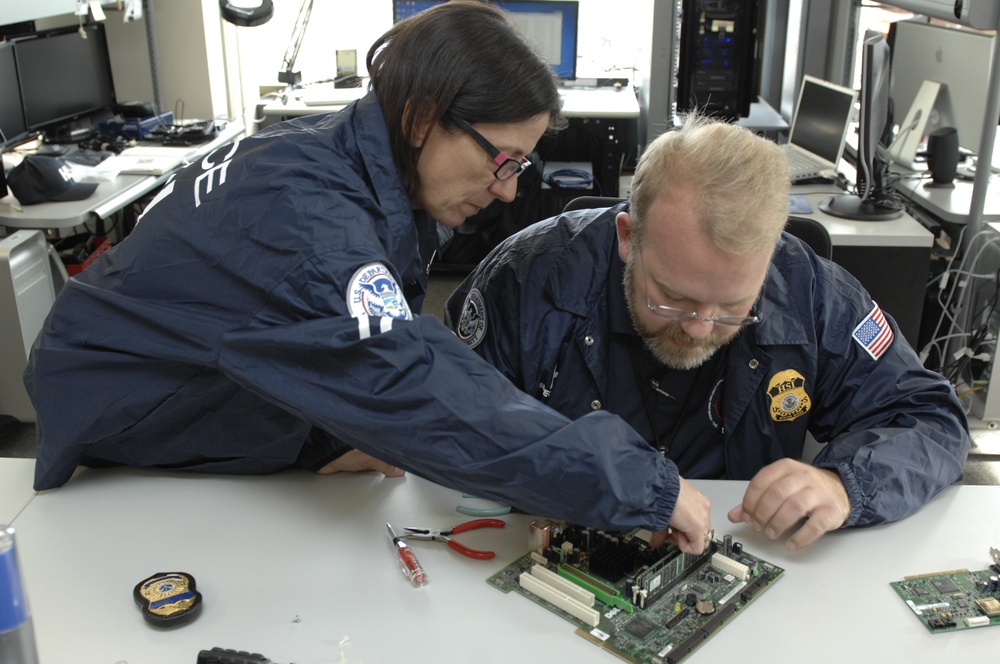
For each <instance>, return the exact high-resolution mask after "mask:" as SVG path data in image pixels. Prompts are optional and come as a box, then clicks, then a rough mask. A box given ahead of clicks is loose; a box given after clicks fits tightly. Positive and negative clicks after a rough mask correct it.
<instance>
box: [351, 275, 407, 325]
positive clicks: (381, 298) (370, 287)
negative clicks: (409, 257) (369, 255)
mask: <svg viewBox="0 0 1000 664" xmlns="http://www.w3.org/2000/svg"><path fill="white" fill-rule="evenodd" d="M347 308H348V310H349V311H350V312H351V316H353V317H355V318H360V317H361V316H373V317H375V316H387V317H389V318H402V319H405V320H412V318H413V314H411V313H410V305H409V304H407V302H406V298H405V297H403V293H402V291H401V290H400V288H399V285H398V284H396V280H395V279H393V278H392V274H390V273H389V270H388V269H387V268H386V267H385V266H384V265H382V264H381V263H368V264H367V265H364V266H362V267H361V268H359V269H358V271H357V272H355V273H354V276H353V277H351V283H350V286H349V287H348V300H347Z"/></svg>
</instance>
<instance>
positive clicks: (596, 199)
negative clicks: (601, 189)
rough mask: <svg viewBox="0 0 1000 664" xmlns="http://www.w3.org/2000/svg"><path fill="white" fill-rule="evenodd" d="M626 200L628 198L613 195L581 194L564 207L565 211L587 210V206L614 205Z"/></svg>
mask: <svg viewBox="0 0 1000 664" xmlns="http://www.w3.org/2000/svg"><path fill="white" fill-rule="evenodd" d="M626 200H628V199H627V198H613V197H611V196H580V197H579V198H574V199H573V200H571V201H570V202H569V203H567V204H566V207H564V208H563V212H571V211H573V210H586V209H587V208H602V207H612V206H615V205H618V204H619V203H621V202H622V201H626Z"/></svg>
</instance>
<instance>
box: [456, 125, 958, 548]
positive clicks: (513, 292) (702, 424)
mask: <svg viewBox="0 0 1000 664" xmlns="http://www.w3.org/2000/svg"><path fill="white" fill-rule="evenodd" d="M788 181H789V178H788V169H787V166H786V162H785V158H784V155H783V154H782V152H781V150H780V149H778V147H777V146H776V145H775V144H774V143H772V142H770V141H768V140H766V139H763V138H761V137H758V136H755V135H754V134H753V133H751V132H750V131H748V130H746V129H741V128H740V127H737V126H735V125H731V124H726V123H722V122H717V121H712V120H710V119H707V118H700V117H697V116H691V117H689V118H687V120H686V121H685V123H684V125H683V127H682V128H680V129H679V130H676V131H671V132H668V133H665V134H663V135H661V136H660V137H658V138H657V139H656V140H654V141H653V142H652V143H650V144H649V145H647V146H646V148H645V150H644V152H643V154H642V156H641V158H640V160H639V164H638V167H637V169H636V173H635V178H634V180H633V183H632V192H631V198H630V201H629V203H622V204H620V205H618V206H616V207H612V208H603V209H588V210H580V211H576V212H568V213H565V214H563V215H561V216H559V217H556V218H554V219H551V220H548V221H545V222H541V223H538V224H535V225H534V226H531V227H529V228H527V229H525V230H523V231H521V232H520V233H518V234H517V235H514V236H512V237H511V238H508V240H506V241H505V242H504V243H502V244H501V245H500V246H499V247H497V248H496V250H495V251H494V252H493V253H492V254H491V255H490V256H488V257H487V258H486V259H485V260H484V261H483V263H482V264H481V265H480V266H479V267H478V268H477V270H476V271H474V272H473V273H472V274H471V275H470V276H469V277H468V279H466V281H465V282H464V283H463V284H462V285H461V286H460V287H459V289H458V290H457V291H456V292H455V293H454V294H453V295H452V296H451V298H450V299H449V301H448V304H447V312H448V317H449V319H450V320H452V321H454V322H455V329H456V332H457V334H458V336H459V337H460V338H462V339H463V340H465V341H466V342H467V343H468V344H469V345H470V346H472V347H473V348H475V350H476V351H477V352H479V353H480V354H481V355H482V356H483V357H484V358H485V359H487V360H488V361H489V362H491V363H492V364H494V365H495V366H496V367H497V368H498V369H500V371H501V373H503V374H504V375H505V376H507V377H508V378H510V379H511V380H512V382H514V384H515V385H518V386H519V387H521V388H522V389H523V390H525V391H527V392H528V393H529V394H533V395H535V396H536V397H537V398H538V399H540V400H541V401H543V402H545V403H546V404H547V405H549V406H552V407H553V408H555V409H556V410H558V411H559V412H561V413H563V414H565V415H567V416H568V417H572V418H581V417H582V418H583V419H586V418H587V417H589V416H590V415H589V414H590V413H593V412H596V411H607V412H610V413H614V414H617V415H619V416H620V417H622V418H623V419H624V420H625V421H626V422H628V423H629V425H630V426H632V428H634V429H635V430H636V431H637V432H639V433H640V434H641V435H642V436H643V438H644V439H645V440H646V441H647V442H648V443H649V444H650V445H651V446H652V447H655V448H656V449H658V450H660V451H661V452H662V454H663V455H664V456H665V457H666V458H669V459H670V460H671V462H672V463H673V464H675V466H676V472H677V474H678V477H677V478H676V479H674V481H675V482H678V483H682V482H683V480H681V479H680V477H686V478H719V479H743V480H751V481H750V483H749V487H748V489H747V492H746V494H745V497H744V499H743V502H742V504H741V505H737V506H735V507H733V508H732V510H731V511H730V512H729V518H730V520H732V521H734V522H747V523H750V524H752V526H753V527H754V528H755V529H756V530H757V531H763V532H764V533H765V534H766V535H767V536H768V537H770V538H771V539H777V538H779V537H788V540H787V546H788V547H789V548H791V549H797V548H801V547H803V546H807V545H809V544H811V543H812V542H814V541H816V540H817V539H818V538H819V537H821V536H822V535H824V534H825V533H826V532H829V531H831V530H835V529H837V528H841V527H847V526H865V525H871V524H876V523H882V522H885V521H893V520H896V519H901V518H903V517H905V516H907V515H909V514H911V513H913V512H914V511H916V510H917V509H918V508H919V507H920V506H921V505H923V504H924V503H925V502H926V501H927V500H929V499H930V498H931V497H932V496H934V495H935V494H936V493H937V492H938V491H940V490H941V489H942V488H944V487H945V486H947V485H948V484H950V483H952V482H954V481H956V480H957V479H958V478H960V477H961V474H962V465H963V463H964V461H965V458H966V455H967V453H968V448H969V436H968V430H967V424H966V421H965V415H964V413H963V410H962V408H961V406H960V404H959V402H958V399H957V398H956V397H955V393H954V390H953V389H952V387H951V385H949V384H948V382H947V381H946V380H945V379H944V378H943V377H942V376H940V375H938V374H935V373H933V372H930V371H927V370H925V369H924V368H923V366H922V365H921V363H920V360H919V359H918V357H917V355H916V354H915V353H914V352H913V349H912V348H910V346H909V345H908V344H907V343H906V340H905V339H903V338H902V336H901V335H900V334H899V331H898V328H897V327H896V326H895V323H894V322H893V321H892V319H891V317H890V316H889V315H888V314H885V313H883V312H882V311H881V310H880V309H879V307H878V305H876V304H875V303H874V302H873V301H872V299H871V297H870V296H869V295H868V293H866V292H865V291H864V289H863V288H862V287H861V285H860V284H859V283H858V282H857V280H856V279H854V278H853V277H852V276H851V275H849V274H848V273H847V272H846V271H844V270H843V269H842V268H840V267H839V266H837V265H835V264H833V263H831V262H829V261H826V260H823V259H821V258H818V257H817V256H816V255H815V254H814V253H813V252H812V251H811V250H810V249H809V248H808V247H806V246H805V245H804V244H803V243H801V242H799V241H798V240H797V239H795V238H794V237H792V236H790V235H787V234H783V232H782V231H783V228H784V226H785V221H786V218H787V213H788V208H787V206H788V191H789V184H788ZM807 434H812V436H813V437H814V438H815V439H816V440H817V441H819V442H820V443H823V444H824V446H823V449H822V450H821V451H820V452H819V454H818V455H817V456H816V457H815V459H814V460H812V462H811V463H806V462H803V461H802V457H803V450H804V446H805V441H806V436H807ZM800 525H801V527H799V526H800Z"/></svg>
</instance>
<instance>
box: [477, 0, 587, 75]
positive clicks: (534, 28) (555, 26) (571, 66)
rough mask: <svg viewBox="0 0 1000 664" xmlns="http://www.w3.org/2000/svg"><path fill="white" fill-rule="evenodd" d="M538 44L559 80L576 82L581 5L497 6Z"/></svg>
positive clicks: (505, 1) (518, 1) (511, 0)
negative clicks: (578, 26) (574, 80)
mask: <svg viewBox="0 0 1000 664" xmlns="http://www.w3.org/2000/svg"><path fill="white" fill-rule="evenodd" d="M495 4H496V5H497V6H499V7H500V8H501V9H504V10H505V11H507V12H508V13H510V15H511V19H512V20H513V21H514V23H515V24H516V25H517V26H518V27H519V28H520V29H521V32H523V33H524V34H525V35H527V37H528V39H529V40H530V41H531V42H532V43H534V44H535V46H536V48H537V49H538V52H539V54H540V55H541V56H542V59H544V60H545V61H546V62H548V63H549V66H550V67H552V70H553V71H554V72H555V73H556V76H558V77H559V78H563V79H574V78H576V41H577V25H578V22H579V18H580V3H579V2H526V1H522V0H499V1H497V2H496V3H495Z"/></svg>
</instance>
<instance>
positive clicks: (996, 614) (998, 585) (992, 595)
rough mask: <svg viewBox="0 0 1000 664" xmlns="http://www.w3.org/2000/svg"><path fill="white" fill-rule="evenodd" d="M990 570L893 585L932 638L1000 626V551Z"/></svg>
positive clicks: (942, 574)
mask: <svg viewBox="0 0 1000 664" xmlns="http://www.w3.org/2000/svg"><path fill="white" fill-rule="evenodd" d="M990 556H991V557H992V558H993V564H992V565H990V567H989V569H985V570H981V571H978V572H970V571H969V570H967V569H960V570H954V571H951V572H936V573H932V574H919V575H916V576H908V577H906V578H905V579H903V580H902V581H893V582H891V583H890V584H889V585H890V586H892V589H893V590H895V591H896V594H897V595H899V596H900V597H901V598H902V599H903V601H904V602H906V605H907V606H908V607H910V610H912V611H913V613H914V614H916V616H917V618H919V619H920V622H922V623H923V624H924V627H926V628H927V631H929V632H930V633H931V634H938V633H940V632H954V631H957V630H960V629H971V628H973V627H989V626H990V625H1000V550H998V549H995V548H991V549H990Z"/></svg>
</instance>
